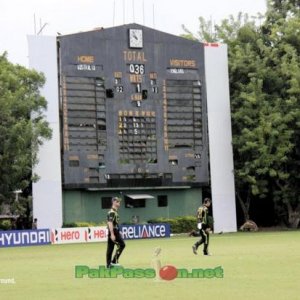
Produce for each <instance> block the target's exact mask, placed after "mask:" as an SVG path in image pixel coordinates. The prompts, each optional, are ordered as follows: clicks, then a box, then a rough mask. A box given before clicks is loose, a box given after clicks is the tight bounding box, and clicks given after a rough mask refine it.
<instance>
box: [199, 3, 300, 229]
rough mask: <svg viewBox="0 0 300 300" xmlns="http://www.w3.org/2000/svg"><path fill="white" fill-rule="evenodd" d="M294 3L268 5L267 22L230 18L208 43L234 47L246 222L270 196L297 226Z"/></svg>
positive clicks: (299, 82)
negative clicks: (256, 202)
mask: <svg viewBox="0 0 300 300" xmlns="http://www.w3.org/2000/svg"><path fill="white" fill-rule="evenodd" d="M296 2H297V1H296ZM280 3H281V4H282V5H283V8H284V9H283V10H282V13H281V14H280V5H279V4H280ZM293 3H294V4H295V1H269V9H268V12H267V14H266V16H265V21H264V19H263V17H262V16H261V15H259V16H258V17H257V18H256V19H255V18H253V19H252V20H249V17H248V16H247V15H242V14H239V16H238V18H237V19H234V18H233V17H230V18H229V19H226V20H223V21H222V22H221V25H216V26H215V28H214V35H213V36H212V35H211V36H210V37H209V39H211V41H219V42H225V43H227V44H228V46H229V54H228V55H229V77H230V92H231V110H232V126H233V150H234V163H235V179H236V192H237V199H238V200H239V203H240V205H241V207H242V209H243V212H244V218H245V220H247V219H249V218H250V216H249V207H250V203H251V200H253V199H255V198H264V197H271V198H272V199H274V201H276V204H277V205H278V206H279V207H280V208H282V207H283V206H285V207H286V209H287V212H288V215H289V221H290V223H294V225H295V226H296V223H297V220H298V222H299V220H300V219H299V217H297V216H298V213H297V211H298V210H300V205H299V203H300V199H299V187H298V186H299V184H298V185H297V179H299V171H297V168H298V169H299V150H297V149H299V99H300V89H299V86H300V73H299V68H300V61H299V57H300V56H299V49H300V34H299V28H300V24H299V22H300V16H299V5H298V6H296V5H293ZM257 21H259V22H257ZM257 23H260V24H261V25H257ZM209 26H210V24H208V26H204V25H203V24H201V26H200V27H201V30H205V33H203V34H199V33H198V36H202V37H204V36H207V34H208V33H209V32H208V31H207V28H209ZM298 182H299V180H298ZM295 216H296V218H295ZM297 218H298V219H297ZM295 220H296V221H295Z"/></svg>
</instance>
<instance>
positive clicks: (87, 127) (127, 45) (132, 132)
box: [57, 24, 208, 189]
mask: <svg viewBox="0 0 300 300" xmlns="http://www.w3.org/2000/svg"><path fill="white" fill-rule="evenodd" d="M130 29H136V30H137V31H134V32H135V33H137V34H136V36H130V34H131V32H132V31H131V30H130ZM57 39H58V57H59V59H58V68H59V81H60V103H61V105H60V107H61V109H60V110H61V112H60V113H61V133H62V163H63V172H62V173H63V182H64V186H65V188H83V189H85V188H101V187H126V186H127V187H131V186H181V185H182V186H201V185H205V184H207V182H208V145H207V116H206V91H205V74H204V48H203V45H202V44H201V43H198V42H195V41H190V40H187V39H184V38H180V37H176V36H173V35H170V34H166V33H163V32H160V31H157V30H153V29H151V28H147V27H144V26H141V25H138V24H129V25H124V26H119V27H114V28H108V29H100V30H94V31H90V32H81V33H77V34H72V35H65V36H59V37H58V38H57Z"/></svg>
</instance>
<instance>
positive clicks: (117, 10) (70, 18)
mask: <svg viewBox="0 0 300 300" xmlns="http://www.w3.org/2000/svg"><path fill="white" fill-rule="evenodd" d="M265 11H266V0H1V1H0V55H1V54H2V53H3V52H4V51H7V52H8V59H9V60H10V61H11V62H12V63H14V64H21V65H24V66H26V67H27V66H28V44H27V35H32V34H39V35H50V36H56V35H57V33H60V34H69V33H75V32H79V31H87V30H92V29H94V28H98V27H104V28H108V27H113V26H118V25H123V24H128V23H138V24H141V25H145V26H147V27H151V28H155V29H157V30H160V31H164V32H167V33H170V34H175V35H180V34H183V33H184V31H183V29H182V25H184V26H185V27H187V28H188V29H189V30H190V31H192V32H193V33H196V32H197V31H198V28H199V17H200V16H201V17H204V18H205V19H206V20H212V21H213V22H214V23H218V22H220V20H222V19H225V18H228V16H230V15H233V16H237V14H238V13H239V12H243V13H248V14H249V15H256V14H257V13H262V14H263V13H265Z"/></svg>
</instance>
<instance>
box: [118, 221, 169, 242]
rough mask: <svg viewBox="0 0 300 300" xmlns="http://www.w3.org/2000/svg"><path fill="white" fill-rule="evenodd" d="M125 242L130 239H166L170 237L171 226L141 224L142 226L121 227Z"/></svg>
mask: <svg viewBox="0 0 300 300" xmlns="http://www.w3.org/2000/svg"><path fill="white" fill-rule="evenodd" d="M120 231H121V232H122V235H123V238H124V239H125V240H129V239H150V238H166V237H170V234H171V231H170V224H167V223H159V224H143V225H142V224H141V225H121V226H120Z"/></svg>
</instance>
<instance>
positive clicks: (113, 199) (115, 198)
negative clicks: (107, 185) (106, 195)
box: [111, 197, 122, 202]
mask: <svg viewBox="0 0 300 300" xmlns="http://www.w3.org/2000/svg"><path fill="white" fill-rule="evenodd" d="M114 201H118V202H121V201H122V200H121V198H119V197H112V199H111V202H114Z"/></svg>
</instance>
